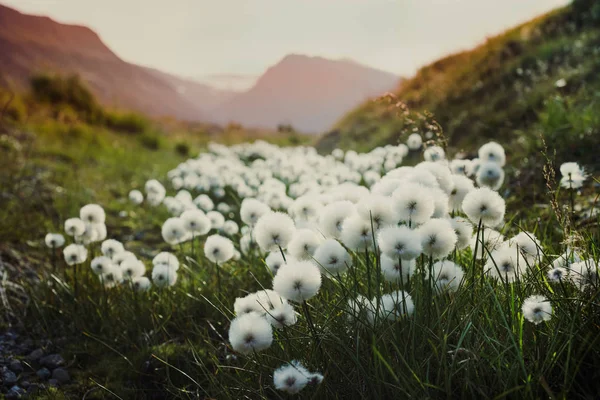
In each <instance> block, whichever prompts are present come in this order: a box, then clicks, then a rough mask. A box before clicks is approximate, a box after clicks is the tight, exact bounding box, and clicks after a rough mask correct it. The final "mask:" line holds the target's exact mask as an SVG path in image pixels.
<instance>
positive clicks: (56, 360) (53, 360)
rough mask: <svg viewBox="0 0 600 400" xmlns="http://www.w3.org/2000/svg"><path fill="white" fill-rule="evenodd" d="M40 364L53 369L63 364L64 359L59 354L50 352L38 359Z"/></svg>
mask: <svg viewBox="0 0 600 400" xmlns="http://www.w3.org/2000/svg"><path fill="white" fill-rule="evenodd" d="M40 364H42V365H43V366H44V367H47V368H50V369H55V368H58V367H60V366H62V365H65V359H64V358H62V356H61V355H60V354H50V355H48V356H46V357H42V358H41V359H40Z"/></svg>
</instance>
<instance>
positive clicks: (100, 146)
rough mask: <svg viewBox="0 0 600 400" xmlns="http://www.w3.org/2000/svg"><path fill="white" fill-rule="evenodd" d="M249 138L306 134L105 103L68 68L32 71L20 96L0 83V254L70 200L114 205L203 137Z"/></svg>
mask: <svg viewBox="0 0 600 400" xmlns="http://www.w3.org/2000/svg"><path fill="white" fill-rule="evenodd" d="M257 139H263V140H267V141H270V142H274V143H278V144H294V145H297V144H301V143H306V142H308V141H309V140H312V138H311V137H309V136H302V135H299V134H297V133H295V132H273V131H266V130H248V129H245V128H243V127H242V126H240V125H234V124H231V125H228V126H226V127H219V126H216V125H211V124H202V123H183V122H180V121H176V120H171V119H162V120H151V119H148V118H147V117H145V116H143V115H140V114H136V113H130V112H122V111H119V110H109V109H105V108H103V107H102V106H101V105H100V104H99V103H98V102H97V101H96V99H95V97H94V96H93V95H92V94H91V92H90V91H89V89H88V88H87V87H86V86H85V85H84V84H83V83H82V82H81V81H80V80H79V79H78V78H77V77H76V76H71V77H61V76H48V75H39V76H35V77H34V78H32V81H31V90H30V91H29V93H28V94H27V95H24V96H21V95H15V94H14V93H12V92H9V91H6V90H2V88H1V87H0V188H1V190H0V243H1V244H0V256H1V255H2V253H3V251H4V250H6V249H7V248H8V247H15V246H16V248H19V249H28V244H27V240H29V239H30V238H33V237H35V238H39V237H43V235H44V234H45V232H46V231H48V230H53V229H54V230H56V229H59V228H60V224H62V222H59V221H62V219H64V216H65V215H70V214H72V213H73V212H75V211H76V209H71V208H70V207H71V205H74V204H77V203H81V202H83V203H85V202H90V201H95V202H100V203H102V204H108V205H109V208H112V210H113V212H114V213H115V214H116V213H118V212H119V211H120V210H121V209H122V204H121V203H120V201H121V200H122V199H123V198H124V197H125V196H126V195H127V193H128V191H129V190H131V187H132V186H136V187H142V186H143V183H144V182H145V181H146V180H147V179H150V178H153V177H157V176H163V175H164V174H165V173H166V172H167V171H168V170H169V169H171V168H173V167H174V166H175V165H177V164H178V163H180V162H182V161H184V160H186V159H187V158H188V157H190V156H192V155H194V154H197V153H198V152H199V151H201V150H202V149H204V148H205V147H206V145H207V144H208V143H209V142H211V141H218V142H220V143H224V144H233V143H239V142H242V141H248V140H257ZM31 210H35V212H32V211H31ZM4 244H6V245H7V247H4V246H3V245H4ZM29 250H31V249H28V251H29Z"/></svg>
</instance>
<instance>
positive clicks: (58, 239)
mask: <svg viewBox="0 0 600 400" xmlns="http://www.w3.org/2000/svg"><path fill="white" fill-rule="evenodd" d="M44 242H45V243H46V247H49V248H51V249H58V248H60V247H63V245H64V244H65V237H64V236H63V235H61V234H60V233H48V234H47V235H46V237H45V238H44Z"/></svg>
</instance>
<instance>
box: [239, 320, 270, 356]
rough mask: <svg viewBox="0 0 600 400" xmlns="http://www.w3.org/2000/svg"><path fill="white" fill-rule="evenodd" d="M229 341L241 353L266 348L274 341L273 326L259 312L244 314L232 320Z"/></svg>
mask: <svg viewBox="0 0 600 400" xmlns="http://www.w3.org/2000/svg"><path fill="white" fill-rule="evenodd" d="M229 343H231V347H232V348H233V350H235V351H237V352H238V353H241V354H248V353H251V352H253V351H256V352H258V351H262V350H266V349H268V348H269V347H271V343H273V328H272V327H271V324H269V322H268V321H267V320H266V318H265V317H263V316H262V315H261V314H259V313H248V314H243V315H241V316H239V317H236V318H235V319H234V320H233V321H231V326H230V327H229Z"/></svg>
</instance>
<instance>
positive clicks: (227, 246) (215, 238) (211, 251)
mask: <svg viewBox="0 0 600 400" xmlns="http://www.w3.org/2000/svg"><path fill="white" fill-rule="evenodd" d="M234 250H235V248H234V247H233V242H232V241H231V240H229V239H227V238H226V237H223V236H221V235H212V236H209V237H208V238H206V242H204V255H205V256H206V258H208V259H209V260H210V261H212V262H214V263H215V264H223V263H224V262H227V261H229V260H230V259H231V258H232V257H233V252H234Z"/></svg>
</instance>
